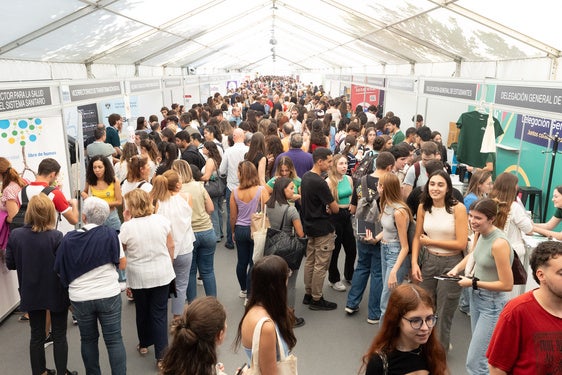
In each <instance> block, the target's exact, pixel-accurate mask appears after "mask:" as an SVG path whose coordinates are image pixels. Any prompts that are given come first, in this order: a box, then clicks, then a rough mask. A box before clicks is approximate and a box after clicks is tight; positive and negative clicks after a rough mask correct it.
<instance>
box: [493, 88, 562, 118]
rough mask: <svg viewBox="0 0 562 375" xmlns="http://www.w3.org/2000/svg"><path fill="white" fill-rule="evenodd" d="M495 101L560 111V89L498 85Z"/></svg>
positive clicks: (561, 95) (516, 105)
mask: <svg viewBox="0 0 562 375" xmlns="http://www.w3.org/2000/svg"><path fill="white" fill-rule="evenodd" d="M495 102H496V103H498V104H505V105H510V106H513V107H520V108H530V109H538V110H540V111H547V112H555V113H562V89H556V88H551V87H525V86H501V85H498V86H497V87H496V98H495Z"/></svg>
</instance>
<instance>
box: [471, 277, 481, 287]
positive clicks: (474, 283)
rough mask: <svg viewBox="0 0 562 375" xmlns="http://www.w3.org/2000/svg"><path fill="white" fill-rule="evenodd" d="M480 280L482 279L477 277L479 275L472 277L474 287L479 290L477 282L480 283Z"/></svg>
mask: <svg viewBox="0 0 562 375" xmlns="http://www.w3.org/2000/svg"><path fill="white" fill-rule="evenodd" d="M479 280H480V279H479V278H477V277H473V278H472V289H474V290H478V284H477V283H478V281H479Z"/></svg>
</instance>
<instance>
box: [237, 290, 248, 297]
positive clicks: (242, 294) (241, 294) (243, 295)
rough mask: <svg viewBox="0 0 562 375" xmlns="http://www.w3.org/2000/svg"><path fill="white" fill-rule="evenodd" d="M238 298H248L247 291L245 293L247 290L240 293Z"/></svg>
mask: <svg viewBox="0 0 562 375" xmlns="http://www.w3.org/2000/svg"><path fill="white" fill-rule="evenodd" d="M238 297H240V298H246V297H247V294H246V291H245V290H241V291H240V293H238Z"/></svg>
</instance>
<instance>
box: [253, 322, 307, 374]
mask: <svg viewBox="0 0 562 375" xmlns="http://www.w3.org/2000/svg"><path fill="white" fill-rule="evenodd" d="M268 320H271V319H269V318H267V317H263V318H261V319H260V320H259V321H258V324H256V328H254V336H253V339H252V360H251V361H250V368H249V369H248V370H247V371H246V373H245V375H262V373H261V371H260V369H259V347H260V336H261V328H262V326H263V323H265V322H266V321H268ZM277 352H278V353H279V360H278V361H277V374H279V375H298V371H297V357H295V356H294V355H293V354H290V355H288V356H285V351H284V350H283V346H282V345H281V339H280V338H279V334H277ZM263 375H267V374H263Z"/></svg>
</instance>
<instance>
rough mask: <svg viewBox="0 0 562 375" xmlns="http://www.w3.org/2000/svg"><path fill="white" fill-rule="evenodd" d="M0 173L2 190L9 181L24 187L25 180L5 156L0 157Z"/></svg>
mask: <svg viewBox="0 0 562 375" xmlns="http://www.w3.org/2000/svg"><path fill="white" fill-rule="evenodd" d="M0 174H1V175H2V191H4V189H5V188H6V187H7V186H8V185H9V184H10V182H15V183H16V184H18V185H19V187H24V186H25V185H27V183H26V182H25V180H24V179H23V178H21V176H20V175H19V174H18V171H16V170H15V169H14V168H12V164H10V161H9V160H8V159H6V158H3V157H0Z"/></svg>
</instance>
